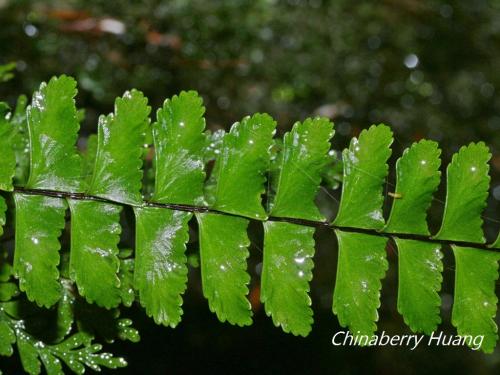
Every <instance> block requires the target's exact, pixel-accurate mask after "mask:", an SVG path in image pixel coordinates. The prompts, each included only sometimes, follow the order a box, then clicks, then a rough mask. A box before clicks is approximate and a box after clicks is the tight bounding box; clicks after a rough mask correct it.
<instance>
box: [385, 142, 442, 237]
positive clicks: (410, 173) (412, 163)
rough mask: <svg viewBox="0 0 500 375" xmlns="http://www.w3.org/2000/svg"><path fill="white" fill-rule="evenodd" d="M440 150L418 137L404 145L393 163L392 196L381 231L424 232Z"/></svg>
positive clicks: (438, 178) (439, 162)
mask: <svg viewBox="0 0 500 375" xmlns="http://www.w3.org/2000/svg"><path fill="white" fill-rule="evenodd" d="M440 153H441V150H440V149H439V148H438V144H437V143H436V142H433V141H427V140H422V141H420V142H418V143H414V144H413V145H412V146H411V147H410V148H407V149H406V150H405V151H404V153H403V156H402V157H401V158H399V159H398V161H397V162H396V175H397V183H396V189H395V192H394V194H395V196H396V197H395V198H394V200H393V201H392V209H391V214H390V216H389V220H388V221H387V225H386V227H385V228H384V231H385V232H389V233H412V234H422V235H428V234H429V229H428V227H427V220H426V218H427V210H428V209H429V207H430V205H431V201H432V196H433V194H434V193H435V192H436V190H437V188H438V186H439V182H440V180H441V172H440V171H439V166H440V165H441V160H440V159H439V155H440Z"/></svg>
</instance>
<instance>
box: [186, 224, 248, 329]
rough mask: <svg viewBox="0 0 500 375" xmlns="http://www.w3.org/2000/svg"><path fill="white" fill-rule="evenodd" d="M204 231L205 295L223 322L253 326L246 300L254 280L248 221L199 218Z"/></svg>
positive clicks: (203, 267) (201, 248) (202, 250)
mask: <svg viewBox="0 0 500 375" xmlns="http://www.w3.org/2000/svg"><path fill="white" fill-rule="evenodd" d="M196 218H197V220H198V224H199V228H200V229H199V230H200V258H201V278H202V287H203V295H204V296H205V298H207V299H208V305H209V307H210V311H212V312H215V313H216V314H217V317H218V318H219V320H220V321H221V322H225V321H226V320H227V321H228V322H229V323H231V324H237V325H239V326H245V325H250V324H252V318H251V316H252V312H251V310H250V308H251V306H250V302H249V301H248V300H247V299H246V297H245V296H246V295H247V294H248V287H247V284H248V283H249V282H250V276H249V275H248V273H247V272H246V267H247V262H246V260H247V258H248V255H249V254H248V250H247V247H248V246H249V244H250V241H249V240H248V236H247V226H248V223H249V222H248V220H246V219H243V218H240V217H233V216H226V215H218V214H196Z"/></svg>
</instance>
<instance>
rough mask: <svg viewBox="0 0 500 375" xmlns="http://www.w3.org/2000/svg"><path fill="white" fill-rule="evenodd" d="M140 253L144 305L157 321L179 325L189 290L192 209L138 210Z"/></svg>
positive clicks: (138, 284) (136, 278)
mask: <svg viewBox="0 0 500 375" xmlns="http://www.w3.org/2000/svg"><path fill="white" fill-rule="evenodd" d="M135 215H136V256H135V259H136V260H135V273H134V283H135V286H136V288H137V289H138V290H139V298H140V301H141V305H142V306H144V307H145V308H146V313H147V314H148V316H151V317H153V318H154V320H155V322H156V323H157V324H163V325H165V326H171V327H172V328H173V327H175V326H177V324H179V323H180V321H181V315H182V309H181V307H180V306H182V296H181V295H182V294H183V293H184V291H185V290H186V283H187V272H188V270H187V266H186V261H187V259H186V255H185V254H184V252H185V250H186V242H187V240H188V238H189V233H188V231H189V228H188V221H189V219H190V218H191V216H192V214H191V213H188V212H181V211H173V210H166V209H162V208H156V207H141V208H136V209H135Z"/></svg>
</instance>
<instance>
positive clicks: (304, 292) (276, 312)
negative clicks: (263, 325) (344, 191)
mask: <svg viewBox="0 0 500 375" xmlns="http://www.w3.org/2000/svg"><path fill="white" fill-rule="evenodd" d="M313 236H314V228H311V227H306V226H303V225H296V224H290V223H281V222H272V221H268V222H266V223H264V260H263V264H262V276H261V301H262V302H263V303H264V304H265V309H266V313H267V315H268V316H272V318H273V322H274V324H275V325H276V326H277V327H278V326H281V327H282V328H283V331H285V332H291V333H293V334H294V335H301V336H304V337H305V336H307V335H308V334H309V332H310V331H311V325H312V323H313V318H312V316H313V311H312V309H311V307H310V306H311V298H310V297H309V294H308V293H309V282H310V281H311V279H312V268H313V262H312V257H313V255H314V239H313Z"/></svg>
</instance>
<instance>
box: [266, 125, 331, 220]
mask: <svg viewBox="0 0 500 375" xmlns="http://www.w3.org/2000/svg"><path fill="white" fill-rule="evenodd" d="M332 136H333V125H332V123H331V122H330V121H328V119H324V118H315V119H307V120H305V121H304V122H303V123H296V124H295V125H294V126H293V129H292V131H291V132H289V133H286V134H285V136H284V143H283V150H282V151H281V153H280V155H279V161H278V163H277V164H278V165H277V170H278V171H279V173H277V174H278V176H277V178H276V179H275V181H273V185H274V190H275V195H274V197H273V199H272V200H271V202H270V206H269V207H270V215H273V216H278V217H280V216H281V217H292V218H301V219H309V220H324V217H323V216H322V215H321V214H320V212H319V210H318V208H317V207H316V205H315V204H314V199H315V197H316V194H317V192H318V189H319V184H320V183H321V173H322V171H323V168H324V166H325V165H326V163H327V162H328V156H327V154H328V150H329V149H330V142H329V141H330V138H331V137H332Z"/></svg>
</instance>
